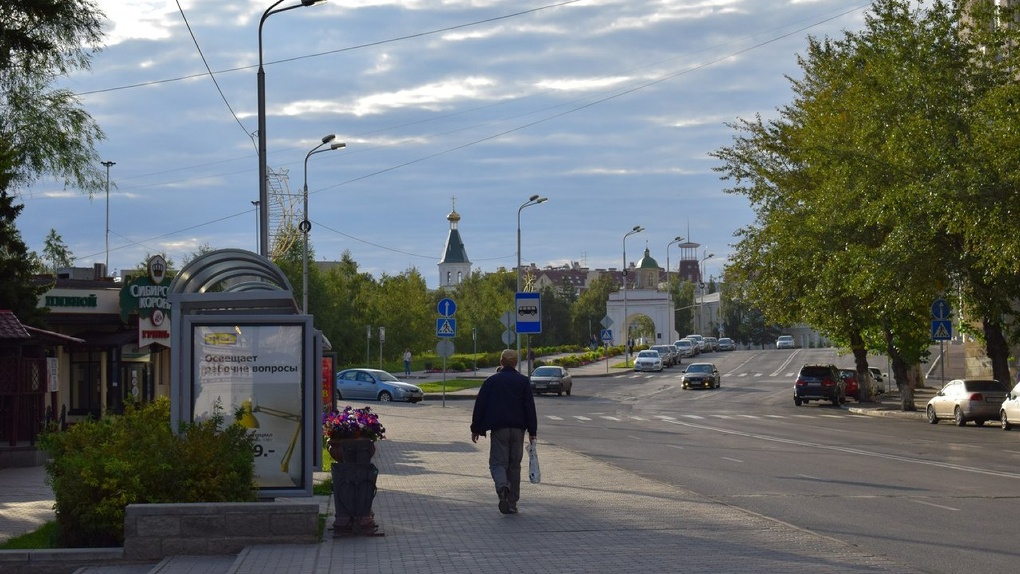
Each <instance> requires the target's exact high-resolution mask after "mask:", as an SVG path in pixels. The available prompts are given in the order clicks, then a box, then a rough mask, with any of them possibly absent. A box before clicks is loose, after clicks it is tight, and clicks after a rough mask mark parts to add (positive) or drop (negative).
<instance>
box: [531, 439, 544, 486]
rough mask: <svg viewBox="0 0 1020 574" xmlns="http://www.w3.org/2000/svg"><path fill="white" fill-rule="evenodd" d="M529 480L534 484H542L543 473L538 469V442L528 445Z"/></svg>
mask: <svg viewBox="0 0 1020 574" xmlns="http://www.w3.org/2000/svg"><path fill="white" fill-rule="evenodd" d="M528 478H529V479H530V480H531V483H532V484H538V483H540V482H542V471H541V470H540V469H539V468H538V441H537V440H533V441H531V442H529V443H528Z"/></svg>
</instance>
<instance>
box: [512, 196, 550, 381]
mask: <svg viewBox="0 0 1020 574" xmlns="http://www.w3.org/2000/svg"><path fill="white" fill-rule="evenodd" d="M547 201H549V198H548V197H540V196H539V195H538V194H535V195H532V196H531V197H529V198H528V201H525V202H524V203H522V204H521V206H520V207H518V208H517V292H518V293H520V292H521V212H522V211H524V208H525V207H531V206H532V205H538V204H539V203H545V202H547ZM515 316H516V313H515ZM514 324H515V325H516V323H514ZM515 330H516V329H515ZM520 360H521V336H520V335H517V361H518V365H520ZM529 368H530V365H529Z"/></svg>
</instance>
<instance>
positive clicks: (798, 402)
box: [793, 397, 803, 407]
mask: <svg viewBox="0 0 1020 574" xmlns="http://www.w3.org/2000/svg"><path fill="white" fill-rule="evenodd" d="M802 402H803V401H801V400H800V397H793V404H795V405H797V406H798V407H799V406H800V404H801V403H802Z"/></svg>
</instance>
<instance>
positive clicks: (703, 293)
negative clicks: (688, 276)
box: [698, 249, 715, 336]
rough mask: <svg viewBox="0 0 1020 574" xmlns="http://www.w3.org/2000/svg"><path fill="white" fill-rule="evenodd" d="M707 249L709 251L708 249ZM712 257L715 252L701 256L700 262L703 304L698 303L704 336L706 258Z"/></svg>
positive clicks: (700, 286) (699, 329) (699, 275)
mask: <svg viewBox="0 0 1020 574" xmlns="http://www.w3.org/2000/svg"><path fill="white" fill-rule="evenodd" d="M705 251H708V250H707V249H706V250H705ZM702 253H704V251H703V252H702ZM711 257H715V253H709V254H708V255H706V256H704V257H702V258H701V261H699V262H698V279H699V280H700V281H701V284H700V285H698V287H699V288H700V290H701V304H699V305H698V334H699V335H702V336H704V334H705V270H704V268H705V260H706V259H709V258H711Z"/></svg>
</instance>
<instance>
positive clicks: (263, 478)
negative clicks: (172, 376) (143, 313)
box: [192, 325, 304, 488]
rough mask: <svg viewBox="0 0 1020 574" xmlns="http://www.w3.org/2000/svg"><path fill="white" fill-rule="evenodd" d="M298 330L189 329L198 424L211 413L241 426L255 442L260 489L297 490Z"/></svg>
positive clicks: (288, 327)
mask: <svg viewBox="0 0 1020 574" xmlns="http://www.w3.org/2000/svg"><path fill="white" fill-rule="evenodd" d="M303 340H304V328H303V327H302V326H300V325H195V326H193V330H192V345H193V348H194V357H195V361H194V369H195V372H194V377H193V381H194V391H193V395H192V396H193V397H194V405H193V410H192V418H193V420H194V421H195V422H199V421H202V420H205V419H208V418H209V417H211V416H213V414H214V413H215V412H217V410H219V412H220V413H221V414H222V415H223V416H224V417H225V418H226V419H227V420H232V419H233V416H234V413H235V412H237V411H238V410H239V409H240V410H241V412H242V417H241V424H242V425H244V426H245V427H247V428H249V429H251V432H252V433H253V434H254V436H255V439H256V442H255V478H256V482H257V483H258V484H259V486H260V487H261V488H293V487H300V486H301V485H302V479H303V477H302V474H303V468H304V461H303V458H302V456H303V454H304V453H303V452H302V448H301V442H300V440H301V429H302V424H303V423H304V421H302V420H301V419H302V417H301V412H302V409H301V405H302V396H301V386H302V385H301V383H302V380H303V373H302V341H303Z"/></svg>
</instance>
